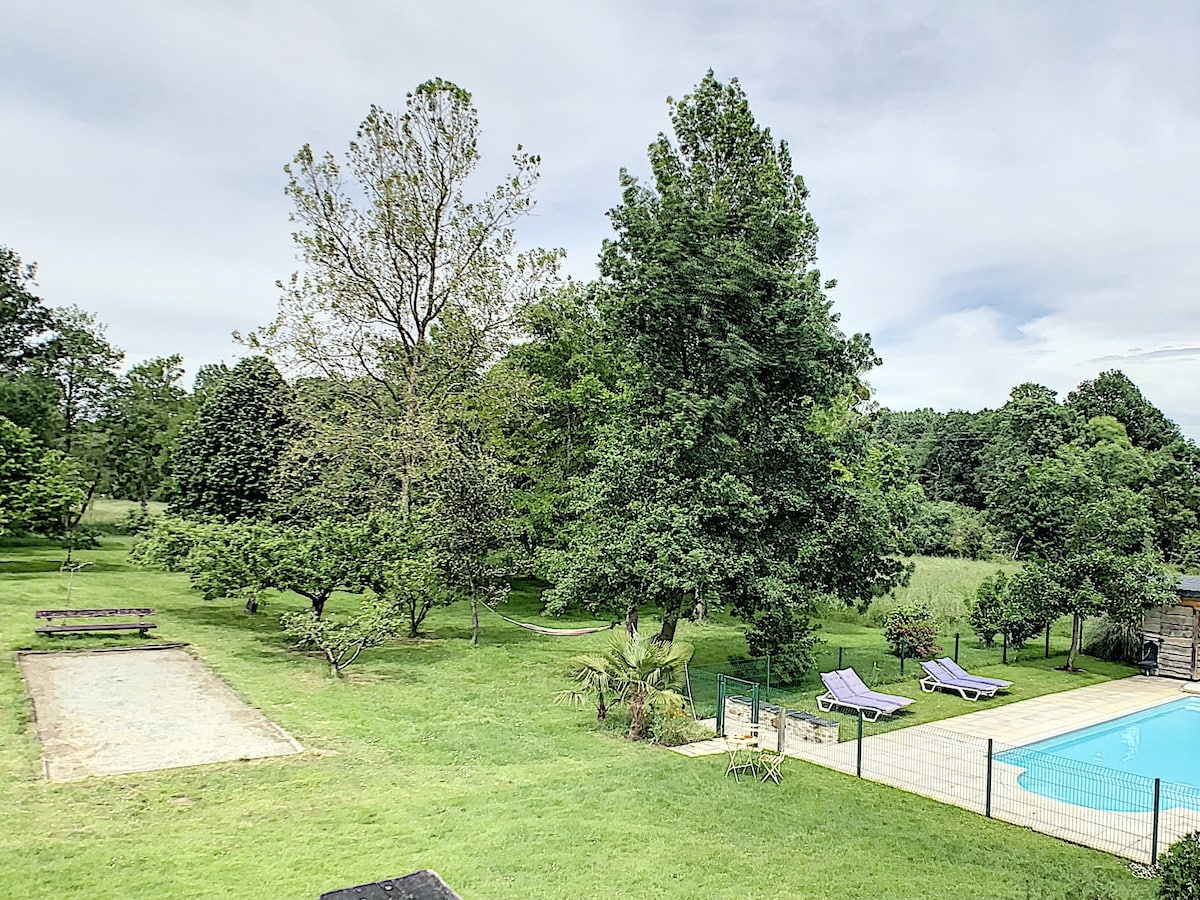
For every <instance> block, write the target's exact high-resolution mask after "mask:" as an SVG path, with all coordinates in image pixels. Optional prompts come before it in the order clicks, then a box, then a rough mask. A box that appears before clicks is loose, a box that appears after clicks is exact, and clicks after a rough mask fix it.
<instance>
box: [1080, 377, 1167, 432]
mask: <svg viewBox="0 0 1200 900" xmlns="http://www.w3.org/2000/svg"><path fill="white" fill-rule="evenodd" d="M1066 405H1067V406H1068V407H1070V408H1071V409H1073V410H1075V412H1076V414H1077V415H1078V416H1079V418H1080V419H1081V420H1082V421H1085V422H1086V421H1088V420H1089V419H1094V418H1096V417H1097V416H1112V417H1113V418H1114V419H1116V420H1117V421H1118V422H1120V423H1121V424H1122V425H1124V426H1125V430H1126V432H1127V433H1128V435H1129V440H1130V441H1131V442H1132V443H1133V445H1134V446H1135V447H1141V448H1143V449H1146V450H1161V449H1162V448H1163V447H1166V446H1168V445H1169V444H1173V443H1175V442H1176V441H1179V440H1181V439H1182V437H1183V436H1182V434H1180V431H1179V426H1178V425H1176V424H1175V423H1174V422H1172V421H1171V420H1170V419H1168V418H1167V417H1166V416H1165V415H1163V412H1162V410H1160V409H1159V408H1158V407H1156V406H1155V405H1154V404H1153V403H1151V402H1150V401H1149V400H1147V399H1146V398H1145V396H1143V394H1142V392H1141V390H1140V389H1139V388H1138V386H1137V385H1136V384H1134V383H1133V382H1132V381H1130V380H1129V378H1128V376H1126V375H1125V373H1124V372H1121V371H1118V370H1116V369H1113V370H1111V371H1108V372H1101V373H1100V374H1099V375H1097V376H1096V377H1095V378H1093V379H1091V380H1090V381H1084V382H1083V383H1081V384H1080V385H1079V387H1077V388H1076V389H1075V390H1073V391H1071V393H1069V394H1067V400H1066Z"/></svg>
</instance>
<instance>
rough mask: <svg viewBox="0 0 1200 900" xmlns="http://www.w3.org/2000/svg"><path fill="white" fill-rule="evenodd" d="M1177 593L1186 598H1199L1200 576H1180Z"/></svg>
mask: <svg viewBox="0 0 1200 900" xmlns="http://www.w3.org/2000/svg"><path fill="white" fill-rule="evenodd" d="M1178 591H1179V593H1181V594H1186V595H1188V596H1196V597H1200V575H1180V576H1179V586H1178Z"/></svg>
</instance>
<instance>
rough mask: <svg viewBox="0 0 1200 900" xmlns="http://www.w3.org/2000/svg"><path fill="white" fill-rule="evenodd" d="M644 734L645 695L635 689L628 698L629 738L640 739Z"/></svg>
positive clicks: (632, 739)
mask: <svg viewBox="0 0 1200 900" xmlns="http://www.w3.org/2000/svg"><path fill="white" fill-rule="evenodd" d="M645 736H646V697H645V695H643V694H642V693H641V692H640V691H635V692H634V693H633V694H632V695H631V696H630V698H629V739H630V740H631V741H640V740H641V739H642V738H644V737H645Z"/></svg>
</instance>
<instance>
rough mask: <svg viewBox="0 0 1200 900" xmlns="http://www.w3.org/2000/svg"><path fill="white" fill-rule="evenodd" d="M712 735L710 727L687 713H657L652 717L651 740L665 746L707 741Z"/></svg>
mask: <svg viewBox="0 0 1200 900" xmlns="http://www.w3.org/2000/svg"><path fill="white" fill-rule="evenodd" d="M712 736H713V730H712V729H711V728H710V727H708V726H707V725H701V724H700V723H699V722H697V721H696V720H695V719H693V718H692V717H691V716H690V715H688V714H687V713H682V714H670V713H656V714H655V715H654V716H652V717H651V719H650V740H652V741H654V743H656V744H662V745H663V746H664V747H679V746H682V745H683V744H691V743H694V742H696V741H707V740H709V739H710V738H711V737H712Z"/></svg>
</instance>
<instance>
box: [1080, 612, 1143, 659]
mask: <svg viewBox="0 0 1200 900" xmlns="http://www.w3.org/2000/svg"><path fill="white" fill-rule="evenodd" d="M1141 649H1142V633H1141V630H1140V628H1139V627H1138V626H1137V625H1131V624H1130V623H1128V622H1118V621H1117V620H1115V619H1105V620H1104V621H1103V622H1101V623H1100V626H1099V627H1098V628H1097V629H1096V630H1095V631H1093V632H1092V633H1091V634H1090V635H1088V639H1087V640H1086V641H1085V642H1084V645H1083V652H1084V653H1086V654H1087V655H1088V656H1094V657H1096V658H1097V659H1107V660H1109V661H1110V662H1123V663H1134V662H1137V659H1138V654H1139V653H1140V652H1141Z"/></svg>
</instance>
